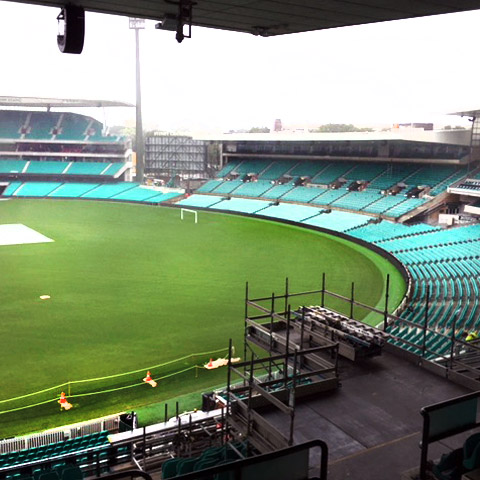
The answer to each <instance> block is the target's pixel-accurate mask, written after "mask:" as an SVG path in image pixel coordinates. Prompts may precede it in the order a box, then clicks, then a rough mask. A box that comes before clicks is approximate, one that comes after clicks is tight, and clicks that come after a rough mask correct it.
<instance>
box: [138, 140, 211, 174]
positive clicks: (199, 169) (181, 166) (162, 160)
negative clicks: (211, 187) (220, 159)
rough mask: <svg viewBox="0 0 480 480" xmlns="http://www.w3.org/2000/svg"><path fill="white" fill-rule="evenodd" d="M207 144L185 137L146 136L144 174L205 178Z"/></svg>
mask: <svg viewBox="0 0 480 480" xmlns="http://www.w3.org/2000/svg"><path fill="white" fill-rule="evenodd" d="M206 168H207V142H205V141H203V140H194V139H193V138H191V137H187V136H176V135H148V136H147V137H146V138H145V173H146V174H150V175H154V176H169V177H174V176H176V175H184V176H188V177H189V178H198V177H203V176H205V172H206Z"/></svg>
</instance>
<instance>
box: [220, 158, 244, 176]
mask: <svg viewBox="0 0 480 480" xmlns="http://www.w3.org/2000/svg"><path fill="white" fill-rule="evenodd" d="M239 163H240V161H239V160H231V161H230V162H228V163H227V164H226V165H225V166H224V167H223V168H222V169H221V170H220V171H219V172H218V173H217V178H223V177H226V176H227V175H228V174H229V173H230V172H231V171H232V170H233V169H234V168H235V167H236V166H237V165H238V164H239Z"/></svg>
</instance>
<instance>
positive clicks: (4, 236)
mask: <svg viewBox="0 0 480 480" xmlns="http://www.w3.org/2000/svg"><path fill="white" fill-rule="evenodd" d="M46 242H53V240H52V239H51V238H48V237H46V236H45V235H42V234H41V233H38V232H37V231H35V230H33V229H31V228H29V227H27V226H26V225H22V224H20V223H12V224H7V225H0V245H21V244H24V243H46Z"/></svg>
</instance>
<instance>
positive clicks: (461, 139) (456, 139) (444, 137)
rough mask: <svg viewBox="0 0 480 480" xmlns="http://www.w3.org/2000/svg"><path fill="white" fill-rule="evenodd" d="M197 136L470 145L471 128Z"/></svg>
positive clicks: (205, 137) (203, 137)
mask: <svg viewBox="0 0 480 480" xmlns="http://www.w3.org/2000/svg"><path fill="white" fill-rule="evenodd" d="M195 138H196V139H198V140H218V141H222V142H228V141H232V142H248V141H250V142H309V141H310V142H322V141H323V142H332V141H338V142H341V141H344V142H347V141H350V142H352V141H362V142H368V141H370V142H380V141H388V140H404V141H410V142H430V143H447V144H452V145H466V146H468V145H470V130H422V129H419V128H411V129H402V128H399V129H393V130H391V131H388V132H345V133H303V132H302V133H289V132H272V133H225V134H222V135H198V136H196V137H195Z"/></svg>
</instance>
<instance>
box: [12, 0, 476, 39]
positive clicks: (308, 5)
mask: <svg viewBox="0 0 480 480" xmlns="http://www.w3.org/2000/svg"><path fill="white" fill-rule="evenodd" d="M16 1H19V2H21V3H34V4H40V5H47V6H56V7H59V8H62V7H63V6H64V5H65V1H64V0H16ZM75 3H76V4H78V5H81V6H83V7H84V8H85V9H86V10H90V11H94V12H103V13H110V14H118V15H125V16H130V17H139V18H150V19H155V20H160V21H161V20H163V19H164V17H165V15H167V14H169V15H177V13H178V3H177V2H152V1H151V0H103V1H102V2H97V1H96V0H79V1H78V2H75ZM478 8H480V0H443V1H442V2H428V1H417V2H412V1H411V0H375V1H371V0H358V1H356V2H351V1H350V0H336V1H335V2H332V1H331V0H318V1H315V2H305V1H302V2H299V1H297V0H278V1H276V2H271V1H269V0H258V1H255V2H253V1H251V0H220V1H219V0H215V1H213V0H202V2H198V3H195V2H194V3H193V24H194V25H199V26H204V27H213V28H221V29H225V30H236V31H240V32H249V33H253V34H255V35H264V36H270V35H280V34H285V33H294V32H304V31H309V30H321V29H327V28H335V27H343V26H348V25H359V24H365V23H375V22H383V21H387V20H399V19H403V18H411V17H421V16H428V15H436V14H443V13H452V12H459V11H466V10H474V9H478Z"/></svg>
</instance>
